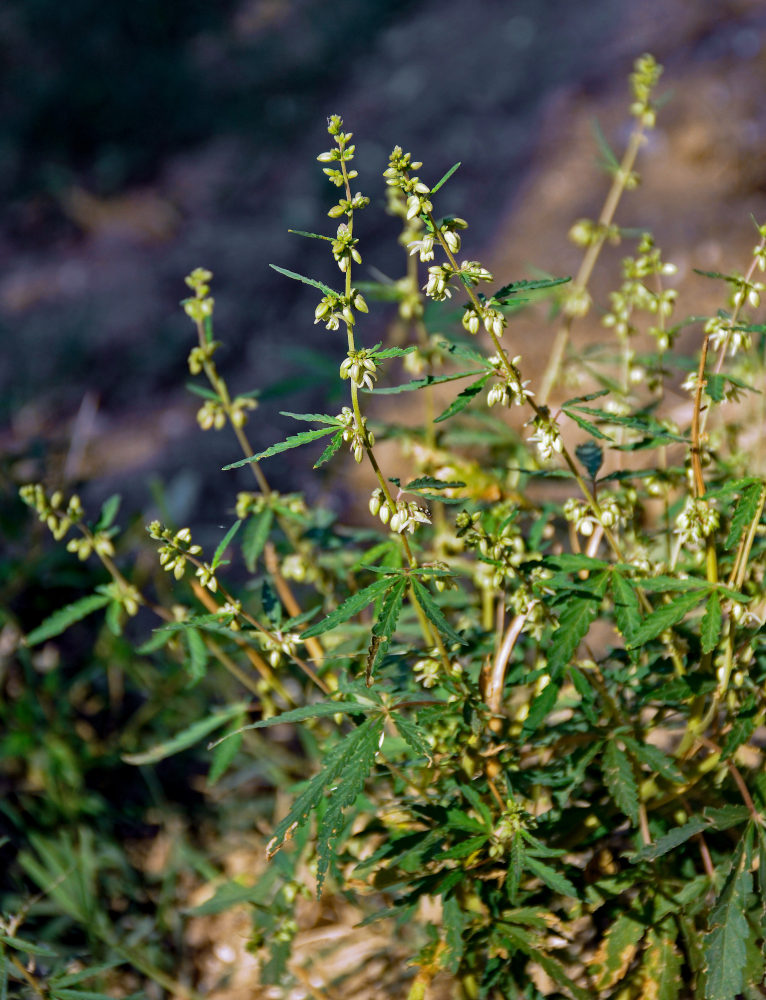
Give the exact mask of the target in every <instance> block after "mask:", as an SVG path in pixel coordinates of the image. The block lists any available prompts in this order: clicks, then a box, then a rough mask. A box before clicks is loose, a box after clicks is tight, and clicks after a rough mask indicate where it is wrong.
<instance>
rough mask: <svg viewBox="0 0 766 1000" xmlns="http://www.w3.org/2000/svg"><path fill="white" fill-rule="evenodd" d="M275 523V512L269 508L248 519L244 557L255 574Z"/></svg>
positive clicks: (243, 538) (243, 547) (243, 548)
mask: <svg viewBox="0 0 766 1000" xmlns="http://www.w3.org/2000/svg"><path fill="white" fill-rule="evenodd" d="M273 523H274V511H273V510H270V509H269V508H268V507H267V508H266V510H262V511H261V512H260V514H254V515H253V516H252V517H251V518H249V519H248V522H247V524H246V525H245V530H244V531H243V533H242V556H243V557H244V560H245V566H247V568H248V570H249V571H250V572H251V573H253V572H255V564H256V562H257V560H258V556H259V555H260V554H261V552H263V547H264V545H265V544H266V541H267V539H268V537H269V532H270V531H271V525H272V524H273Z"/></svg>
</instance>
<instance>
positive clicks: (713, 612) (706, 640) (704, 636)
mask: <svg viewBox="0 0 766 1000" xmlns="http://www.w3.org/2000/svg"><path fill="white" fill-rule="evenodd" d="M722 625H723V619H722V617H721V600H720V598H719V596H718V591H717V590H714V591H712V593H711V594H710V597H708V599H707V606H706V608H705V614H704V615H703V616H702V624H701V626H700V644H701V646H702V652H703V653H712V652H713V650H714V649H715V647H716V646H717V645H718V640H719V638H720V637H721V626H722Z"/></svg>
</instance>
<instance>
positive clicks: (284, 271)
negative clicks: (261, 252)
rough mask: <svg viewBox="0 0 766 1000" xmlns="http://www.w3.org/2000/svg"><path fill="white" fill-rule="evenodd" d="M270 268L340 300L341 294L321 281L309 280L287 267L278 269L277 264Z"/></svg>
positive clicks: (271, 265)
mask: <svg viewBox="0 0 766 1000" xmlns="http://www.w3.org/2000/svg"><path fill="white" fill-rule="evenodd" d="M269 267H271V268H273V269H274V270H275V271H278V272H279V273H280V274H284V276H285V277H286V278H292V279H293V281H302V282H303V284H304V285H311V286H312V287H313V288H318V289H319V290H320V292H324V294H325V295H332V296H333V297H334V298H336V299H338V298H340V294H339V293H338V292H335V291H333V290H332V288H330V287H328V286H327V285H325V284H323V283H322V282H321V281H316V280H315V279H314V278H307V277H305V275H303V274H298V273H297V272H296V271H288V270H287V268H285V267H278V266H277V265H276V264H269Z"/></svg>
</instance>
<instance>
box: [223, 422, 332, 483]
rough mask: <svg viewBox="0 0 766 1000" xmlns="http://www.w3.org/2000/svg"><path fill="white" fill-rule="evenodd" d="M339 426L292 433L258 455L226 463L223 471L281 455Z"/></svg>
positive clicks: (330, 432)
mask: <svg viewBox="0 0 766 1000" xmlns="http://www.w3.org/2000/svg"><path fill="white" fill-rule="evenodd" d="M338 426H339V425H338V424H333V425H332V427H320V428H319V429H318V430H315V431H302V432H301V433H300V434H291V435H290V437H288V438H285V440H284V441H280V442H279V443H278V444H273V445H272V446H271V447H270V448H266V449H265V450H264V451H260V452H258V454H257V455H249V456H248V457H247V458H241V459H240V460H239V461H238V462H232V463H231V464H230V465H224V466H223V471H224V472H228V471H229V469H239V468H241V467H242V466H243V465H249V464H250V463H251V462H260V461H261V459H263V458H271V456H272V455H279V454H280V452H283V451H289V450H290V449H291V448H299V447H300V446H301V445H302V444H308V443H309V442H310V441H316V440H317V439H318V438H321V437H326V436H327V435H328V434H335V433H336V432H337V430H338Z"/></svg>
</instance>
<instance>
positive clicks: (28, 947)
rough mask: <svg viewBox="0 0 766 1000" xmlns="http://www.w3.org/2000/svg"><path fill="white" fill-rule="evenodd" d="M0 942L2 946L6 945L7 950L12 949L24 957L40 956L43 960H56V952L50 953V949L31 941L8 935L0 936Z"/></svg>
mask: <svg viewBox="0 0 766 1000" xmlns="http://www.w3.org/2000/svg"><path fill="white" fill-rule="evenodd" d="M0 941H2V942H3V944H7V945H8V947H9V948H13V949H14V950H15V951H22V952H24V954H25V955H41V956H43V957H44V958H56V957H57V952H55V951H52V950H51V949H50V948H45V947H43V946H42V945H39V944H34V942H32V941H27V940H25V939H24V938H20V937H10V936H9V935H8V934H0Z"/></svg>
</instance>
